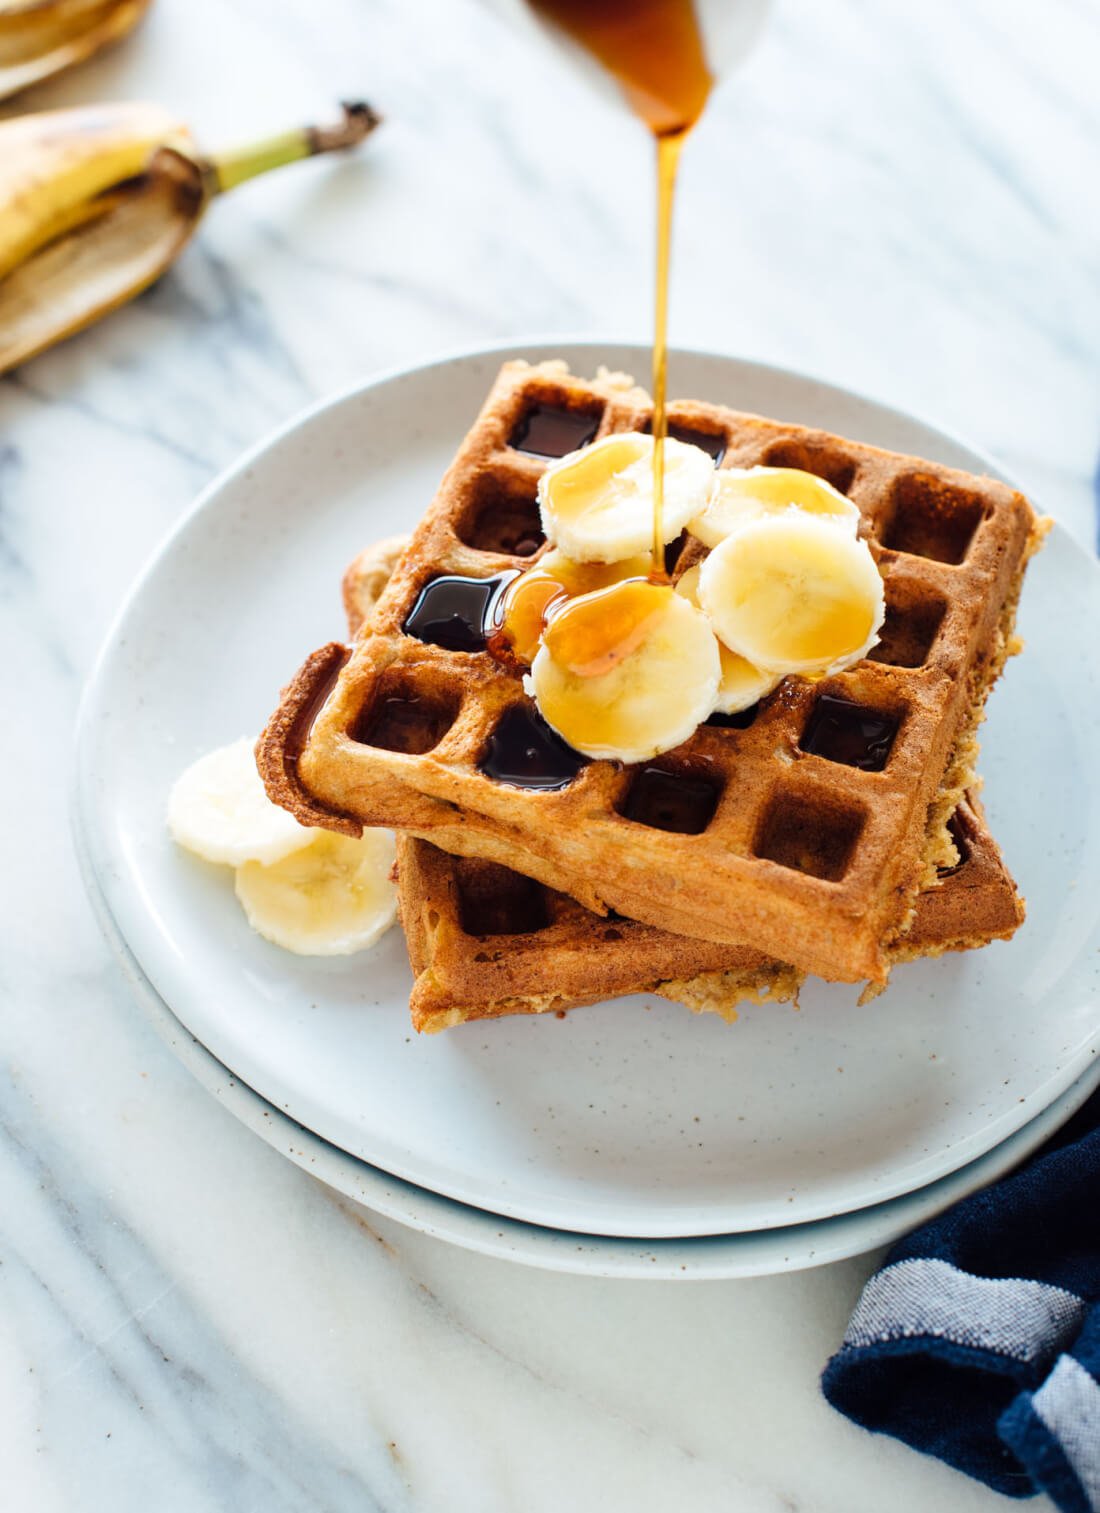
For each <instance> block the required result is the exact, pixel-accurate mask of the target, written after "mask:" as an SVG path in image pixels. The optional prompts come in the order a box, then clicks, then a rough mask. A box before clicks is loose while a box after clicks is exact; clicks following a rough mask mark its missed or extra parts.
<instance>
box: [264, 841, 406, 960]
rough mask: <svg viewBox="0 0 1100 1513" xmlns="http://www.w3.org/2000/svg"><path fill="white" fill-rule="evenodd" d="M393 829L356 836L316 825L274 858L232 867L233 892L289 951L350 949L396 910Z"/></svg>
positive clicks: (268, 936)
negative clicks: (306, 838) (289, 851)
mask: <svg viewBox="0 0 1100 1513" xmlns="http://www.w3.org/2000/svg"><path fill="white" fill-rule="evenodd" d="M393 859H394V840H393V833H392V832H391V831H389V830H365V831H364V832H363V834H362V835H361V836H359V837H358V838H355V837H352V836H348V835H335V834H333V833H332V832H330V831H327V830H319V831H317V832H316V833H315V838H314V839H313V840H312V841H310V843H309V845H308V846H306V847H305V848H304V849H303V850H301V851H295V852H294V854H293V855H292V856H286V857H284V858H283V860H282V861H281V862H275V863H274V864H273V865H272V866H270V867H263V866H261V865H260V864H259V863H258V862H246V863H245V865H244V866H243V867H238V868H237V877H236V890H237V897H238V898H239V899H240V901H241V905H242V907H243V909H244V912H245V914H246V915H247V916H248V923H249V924H250V925H251V926H252V928H253V929H254V930H255V931H257V933H258V934H260V935H262V936H263V937H264V939H265V940H270V941H271V942H272V943H273V944H274V945H276V946H282V948H283V950H284V951H293V952H294V953H295V955H297V956H350V955H351V953H352V952H353V951H362V950H365V949H366V947H367V946H373V945H374V943H375V941H376V940H378V939H379V937H380V936H382V935H384V934H385V932H386V931H387V930H388V929H389V927H390V926H391V925H392V924H393V922H394V920H395V919H396V917H397V889H396V888H395V887H394V885H393V883H392V882H391V881H390V869H391V868H392V866H393Z"/></svg>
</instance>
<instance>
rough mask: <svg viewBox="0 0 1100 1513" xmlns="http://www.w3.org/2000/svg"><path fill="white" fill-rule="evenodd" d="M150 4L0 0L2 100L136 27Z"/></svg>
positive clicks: (122, 0)
mask: <svg viewBox="0 0 1100 1513" xmlns="http://www.w3.org/2000/svg"><path fill="white" fill-rule="evenodd" d="M149 5H150V0H0V100H4V99H7V98H8V96H9V95H14V94H17V93H18V92H19V91H20V90H21V89H28V88H29V87H30V86H31V85H32V84H38V83H41V81H42V80H43V79H49V78H52V76H53V75H54V74H58V73H60V72H61V71H62V69H66V68H72V67H73V65H74V64H76V63H82V62H83V61H84V60H85V58H90V57H91V56H92V55H93V54H94V53H97V52H99V51H100V49H101V48H103V47H107V46H108V45H109V44H110V43H112V42H117V41H119V40H120V39H121V38H122V37H125V36H126V34H127V33H128V32H130V31H132V30H133V29H134V27H135V26H136V25H137V24H138V22H139V21H140V20H141V18H142V17H143V16H144V15H145V12H146V11H147V10H148V9H149Z"/></svg>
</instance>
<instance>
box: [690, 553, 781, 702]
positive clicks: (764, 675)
mask: <svg viewBox="0 0 1100 1513" xmlns="http://www.w3.org/2000/svg"><path fill="white" fill-rule="evenodd" d="M699 571H700V569H699V568H698V566H696V567H689V568H688V570H687V572H686V573H684V574H683V576H682V577H681V579H680V581H679V582H678V583H677V585H676V592H677V593H678V594H683V596H684V598H685V599H686V600H687V601H688V603H689V604H694V605H695V607H696V609H698V608H699ZM718 655H719V658H720V659H721V664H722V681H721V682H720V683H719V685H718V696H717V698H716V699H715V701H714V707H715V709H716V710H717V712H718V713H719V714H739V713H740V712H741V710H743V709H751V708H752V706H753V705H754V704H756V703H758V702H759V701H760V700H761V699H762V698H763V697H764V695H765V694H769V693H771V691H772V689H773V688H775V687H777V685H778V684H779V682H780V681H781V679H782V676H783V674H782V673H776V672H762V671H761V670H760V668H759V667H754V666H753V665H752V663H751V662H746V661H745V658H744V657H739V656H738V655H737V653H736V652H735V651H730V649H729V647H728V646H723V644H722V642H721V641H719V643H718Z"/></svg>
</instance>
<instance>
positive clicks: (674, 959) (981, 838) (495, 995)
mask: <svg viewBox="0 0 1100 1513" xmlns="http://www.w3.org/2000/svg"><path fill="white" fill-rule="evenodd" d="M952 829H953V832H954V834H955V837H956V840H957V843H958V846H959V851H960V860H959V863H958V865H957V866H956V867H955V868H953V869H952V870H951V871H950V872H948V873H947V874H946V875H945V876H944V877H943V878H942V880H941V881H940V883H939V885H938V886H937V887H935V888H930V889H927V890H925V891H924V892H922V893H921V894H920V895H919V897H918V899H917V908H916V913H915V915H914V919H913V925H912V928H911V929H910V931H909V933H908V935H907V937H906V951H907V954H908V955H909V956H910V957H917V956H938V955H941V954H942V953H944V952H946V951H961V950H967V949H970V948H972V947H976V946H984V945H986V944H988V943H989V942H990V941H992V940H1007V939H1008V938H1009V937H1010V936H1011V935H1012V934H1013V933H1014V932H1015V930H1016V929H1017V927H1018V926H1019V924H1020V923H1021V922H1022V920H1023V917H1024V909H1023V904H1022V902H1021V900H1020V898H1019V896H1018V894H1017V892H1016V887H1015V884H1014V883H1013V881H1012V878H1011V876H1010V875H1009V873H1008V870H1007V868H1006V867H1005V865H1004V862H1003V861H1002V859H1001V855H1000V852H999V851H998V849H997V846H996V843H995V842H994V840H993V837H992V836H991V835H990V833H989V830H988V827H987V826H986V823H985V818H984V816H983V814H982V813H981V809H980V806H979V805H978V804H977V802H976V801H975V800H972V799H971V798H970V797H969V796H968V797H967V798H965V799H964V800H963V802H962V803H961V804H960V805H959V808H958V810H957V811H956V813H955V816H954V818H953V820H952ZM397 867H398V899H399V907H400V912H401V922H402V925H403V926H404V929H405V938H406V941H407V943H408V948H409V960H410V963H411V964H412V969H413V975H414V978H415V982H414V986H413V992H412V997H411V1000H410V1009H411V1011H412V1022H413V1025H414V1027H415V1028H416V1029H417V1030H424V1031H428V1032H434V1031H436V1030H443V1029H447V1028H449V1027H450V1026H451V1025H455V1024H464V1023H466V1022H467V1021H468V1020H473V1019H496V1018H500V1017H502V1016H503V1015H507V1014H541V1013H545V1012H546V1011H548V1010H553V1011H561V1010H564V1009H570V1008H576V1007H577V1006H578V1005H580V1004H586V1003H597V1002H600V1001H602V1000H603V999H607V998H614V997H617V996H619V995H621V994H627V993H658V994H660V995H661V996H662V997H664V998H671V999H673V1000H675V1001H676V1002H678V1003H683V1004H686V1005H687V1006H688V1007H689V1008H691V1009H693V1010H694V1011H695V1012H696V1013H700V1012H705V1011H710V1012H715V1013H718V1014H721V1015H722V1016H723V1018H726V1019H733V1018H735V1017H736V1014H735V1009H736V1006H737V1005H738V1004H739V1003H744V1002H746V1001H752V1002H758V1003H760V1002H769V1003H782V1002H786V1001H787V1000H789V999H791V998H792V997H794V996H795V994H796V993H797V991H798V988H799V986H800V985H801V982H802V974H801V973H799V972H796V971H795V969H794V968H793V967H788V966H785V965H783V964H782V963H781V962H776V961H773V960H771V959H770V958H769V957H767V956H765V955H763V953H762V952H760V951H755V950H753V949H752V948H751V947H749V946H728V945H722V944H718V943H716V942H712V941H703V940H698V939H693V938H691V937H688V936H682V935H672V934H669V933H668V932H667V931H664V930H657V929H654V928H653V927H652V926H651V925H643V924H638V923H636V922H635V921H634V920H627V919H619V918H608V917H606V916H603V917H601V916H600V915H596V914H592V913H590V912H589V911H588V910H587V909H584V908H582V907H581V905H580V904H578V903H577V902H576V901H575V900H574V899H571V898H568V897H566V896H565V895H564V894H562V893H555V892H554V891H553V890H552V889H549V888H544V887H543V886H542V885H541V884H540V883H537V882H535V881H534V880H533V879H531V878H528V877H524V876H522V875H521V874H520V873H517V872H513V871H511V870H510V869H509V868H507V867H502V866H500V865H499V864H497V863H496V862H488V861H485V860H483V859H481V858H477V857H463V856H454V855H451V854H450V853H448V852H445V851H440V850H439V849H438V848H437V847H435V846H433V845H430V844H429V843H428V842H426V841H420V840H415V839H413V838H411V837H409V836H400V837H399V838H398V845H397Z"/></svg>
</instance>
